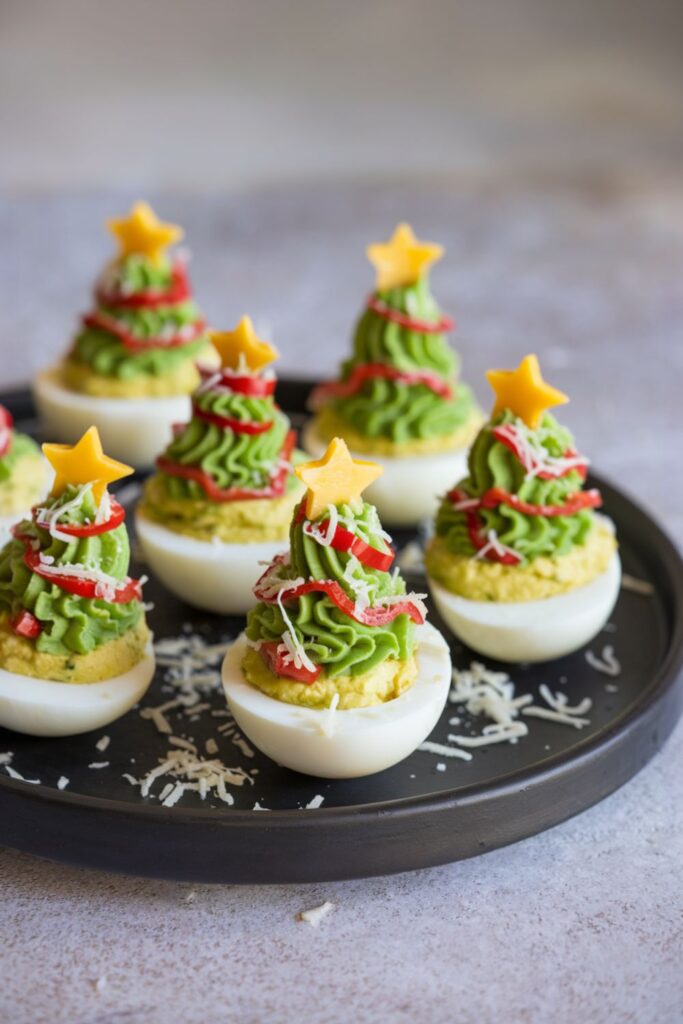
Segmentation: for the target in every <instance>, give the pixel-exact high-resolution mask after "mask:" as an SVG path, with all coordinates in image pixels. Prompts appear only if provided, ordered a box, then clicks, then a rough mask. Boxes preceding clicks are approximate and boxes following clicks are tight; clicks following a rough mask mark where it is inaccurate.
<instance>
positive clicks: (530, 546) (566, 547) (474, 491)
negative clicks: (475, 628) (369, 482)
mask: <svg viewBox="0 0 683 1024" xmlns="http://www.w3.org/2000/svg"><path fill="white" fill-rule="evenodd" d="M507 423H511V424H514V425H515V426H521V427H522V428H523V427H524V424H522V423H521V421H520V420H519V419H518V418H517V417H516V416H514V415H513V414H512V413H511V412H508V411H506V412H503V413H501V414H500V415H499V416H497V417H496V418H495V419H494V420H491V421H490V422H489V423H487V424H486V425H485V426H484V427H483V428H482V429H481V431H480V432H479V434H478V435H477V438H476V440H475V442H474V444H473V445H472V448H471V450H470V454H469V460H468V468H469V476H468V477H466V479H465V480H463V481H461V483H459V484H458V487H459V488H460V490H461V491H463V492H464V493H465V494H466V495H468V496H470V497H474V498H477V497H482V495H483V494H485V493H486V491H488V490H489V489H490V488H493V487H500V488H503V489H504V490H506V491H508V492H509V493H510V494H514V495H517V497H519V498H520V499H521V500H522V501H525V502H530V503H531V504H534V505H563V504H564V503H565V501H566V499H567V497H568V496H569V495H570V494H572V493H575V492H576V491H580V490H581V489H582V487H583V483H584V481H583V478H582V476H581V474H580V473H579V472H578V471H577V470H572V471H571V472H570V473H568V474H567V475H566V476H562V477H558V478H556V479H552V480H542V479H539V478H538V477H537V476H528V475H527V474H526V472H525V470H524V467H523V466H522V464H521V462H520V461H519V459H518V458H517V456H516V455H515V454H514V453H513V452H511V451H510V449H509V448H508V447H507V446H506V445H504V444H502V443H501V442H500V441H498V440H497V439H496V438H495V437H494V435H493V428H494V427H496V426H498V425H500V424H507ZM534 440H535V441H536V442H537V443H538V444H540V445H541V446H542V447H543V448H544V449H545V451H546V452H547V453H548V455H550V456H553V457H555V458H559V457H561V456H563V455H564V453H565V452H566V451H567V449H568V448H572V447H573V438H572V435H571V434H570V432H569V431H568V430H566V429H565V428H564V427H562V426H560V424H559V423H558V422H557V420H556V419H555V418H554V416H552V415H551V414H550V413H546V414H545V415H544V417H543V420H542V423H541V425H540V427H539V428H538V429H537V430H536V431H535V437H534ZM478 514H479V516H480V517H481V521H482V525H483V529H484V533H488V531H489V530H495V531H496V535H497V537H498V540H499V541H501V542H502V543H503V544H505V545H507V546H508V547H511V548H513V549H514V550H515V551H517V552H518V553H519V554H520V555H521V556H522V557H523V560H524V561H530V560H532V559H534V558H538V557H540V556H548V557H551V558H552V557H555V556H556V555H566V554H567V553H568V552H569V551H570V550H571V549H572V548H573V547H574V546H575V545H579V544H584V543H585V542H586V539H587V537H588V535H589V533H590V532H591V530H592V528H593V526H594V523H595V516H594V513H593V512H592V511H591V510H590V509H582V510H581V511H580V512H576V513H574V514H573V515H568V516H540V515H526V514H524V513H522V512H519V511H517V510H516V509H513V508H510V507H509V506H507V505H503V504H501V505H499V506H497V507H496V508H493V509H485V508H482V509H479V510H478ZM436 534H437V536H438V537H441V538H443V540H444V541H445V543H446V546H447V548H448V550H449V551H451V552H452V553H453V554H459V555H473V554H475V548H474V547H473V545H472V542H471V540H470V536H469V533H468V530H467V520H466V517H465V514H464V513H463V512H461V511H460V512H459V511H457V510H456V509H455V508H454V506H453V502H452V501H451V500H450V498H448V497H447V496H446V497H445V498H444V499H443V501H442V502H441V505H440V507H439V511H438V513H437V517H436Z"/></svg>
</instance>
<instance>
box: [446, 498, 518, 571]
mask: <svg viewBox="0 0 683 1024" xmlns="http://www.w3.org/2000/svg"><path fill="white" fill-rule="evenodd" d="M448 498H449V499H450V500H451V501H452V502H453V504H456V503H457V502H460V501H469V500H470V496H469V495H468V494H465V492H464V491H461V490H459V489H458V488H457V487H454V488H453V490H452V491H450V492H449V494H448ZM462 514H463V515H464V517H465V523H466V525H467V532H468V534H469V538H470V543H471V545H472V547H473V548H474V550H475V551H481V550H482V548H485V547H486V546H487V544H489V541H488V538H487V537H486V535H485V533H484V527H483V524H482V521H481V518H480V517H479V514H478V512H477V507H476V506H474V505H473V506H471V507H470V508H464V509H462ZM484 557H485V558H486V559H487V561H489V562H500V563H501V565H519V563H520V562H521V561H522V556H521V555H518V554H517V553H516V552H513V551H496V550H495V549H494V548H489V550H488V551H487V552H486V555H485V556H484Z"/></svg>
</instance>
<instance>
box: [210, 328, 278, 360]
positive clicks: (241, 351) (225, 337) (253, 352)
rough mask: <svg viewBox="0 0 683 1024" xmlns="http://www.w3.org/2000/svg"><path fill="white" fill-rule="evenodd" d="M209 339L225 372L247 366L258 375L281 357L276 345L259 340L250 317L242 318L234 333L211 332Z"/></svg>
mask: <svg viewBox="0 0 683 1024" xmlns="http://www.w3.org/2000/svg"><path fill="white" fill-rule="evenodd" d="M209 338H210V340H211V344H212V345H213V347H214V348H215V349H216V351H217V352H218V355H219V356H220V357H221V366H222V367H223V369H224V370H239V369H241V368H242V367H244V366H246V368H247V369H249V370H251V371H252V373H258V372H259V370H262V369H263V368H264V367H266V366H267V365H268V363H272V362H273V360H274V359H277V358H278V356H279V355H280V353H279V352H278V350H277V349H276V348H275V346H274V345H269V344H268V342H267V341H262V340H261V338H259V336H258V335H257V333H256V331H255V330H254V325H253V323H252V322H251V317H248V316H243V317H242V319H241V320H240V322H239V323H238V325H237V327H236V328H235V330H234V331H210V332H209Z"/></svg>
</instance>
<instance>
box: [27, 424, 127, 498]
mask: <svg viewBox="0 0 683 1024" xmlns="http://www.w3.org/2000/svg"><path fill="white" fill-rule="evenodd" d="M43 453H44V455H45V458H46V459H47V461H48V462H49V463H50V465H51V466H52V468H53V469H54V471H55V481H54V483H53V485H52V491H51V493H52V495H53V496H54V497H57V496H58V495H60V494H61V493H62V491H64V490H66V488H67V487H68V486H69V484H74V485H75V486H76V487H82V486H83V485H84V484H90V483H91V484H92V485H93V486H92V493H93V497H94V498H95V501H96V503H97V504H98V505H99V503H100V502H101V500H102V496H103V495H104V492H105V490H106V489H107V484H111V483H113V482H114V480H121V478H122V477H124V476H129V475H130V474H131V473H132V472H133V470H132V469H131V467H130V466H126V465H125V464H124V463H123V462H117V461H116V460H115V459H110V458H109V456H108V455H105V454H104V452H103V451H102V444H101V442H100V435H99V432H98V430H97V427H90V428H89V429H88V430H86V432H85V434H83V437H82V438H81V439H80V441H79V442H78V444H73V445H71V444H44V445H43Z"/></svg>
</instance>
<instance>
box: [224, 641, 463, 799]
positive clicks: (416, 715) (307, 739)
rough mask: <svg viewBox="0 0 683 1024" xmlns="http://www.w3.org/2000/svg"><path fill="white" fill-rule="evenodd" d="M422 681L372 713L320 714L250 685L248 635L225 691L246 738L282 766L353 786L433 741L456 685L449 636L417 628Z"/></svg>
mask: <svg viewBox="0 0 683 1024" xmlns="http://www.w3.org/2000/svg"><path fill="white" fill-rule="evenodd" d="M417 643H418V647H417V661H418V678H417V679H416V681H415V682H414V683H413V685H412V686H411V688H410V689H409V690H407V691H406V692H405V693H403V694H401V696H400V697H396V698H395V700H391V701H387V703H386V704H381V705H378V706H377V707H371V708H350V709H349V710H347V711H330V710H329V709H325V710H318V709H317V708H303V707H299V706H298V705H295V704H285V703H284V702H283V701H279V700H275V699H274V698H273V697H268V696H266V694H264V693H262V692H261V691H260V690H257V689H256V687H254V686H251V685H250V684H249V683H248V682H246V680H245V678H244V675H243V673H242V659H243V657H244V654H245V651H246V649H247V642H246V638H245V636H244V634H243V633H242V634H241V636H239V637H238V638H237V640H236V641H235V642H234V644H233V645H232V647H231V648H230V650H229V651H228V652H227V654H226V656H225V660H224V662H223V670H222V677H223V689H224V691H225V696H226V699H227V702H228V706H229V707H230V710H231V712H232V714H233V716H234V718H235V721H236V722H237V724H238V725H239V727H240V729H241V730H242V732H243V733H244V734H245V736H247V737H248V738H249V739H250V740H251V742H252V743H253V744H254V746H256V747H258V749H259V750H261V751H262V752H263V753H264V754H267V755H268V757H270V758H272V759H273V761H275V762H277V764H279V765H282V766H284V767H285V768H291V769H293V770H294V771H297V772H303V774H305V775H317V776H320V777H322V778H327V779H352V778H359V777H361V776H364V775H372V774H374V773H375V772H381V771H383V770H384V769H385V768H390V767H391V766H392V765H394V764H397V763H398V762H399V761H402V760H403V759H404V758H405V757H408V755H409V754H411V753H412V752H413V751H414V750H415V749H416V748H417V747H418V746H419V745H420V743H422V741H423V740H424V739H426V737H427V736H428V735H429V734H430V732H431V731H432V729H433V728H434V726H435V725H436V723H437V721H438V720H439V716H440V715H441V712H442V711H443V708H444V705H445V703H446V698H447V697H448V691H449V688H450V685H451V658H450V653H449V650H448V645H447V643H446V641H445V640H444V638H443V636H442V635H441V633H439V632H438V630H436V629H435V628H434V627H433V626H431V625H429V624H427V623H425V624H424V625H422V626H418V627H417Z"/></svg>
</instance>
